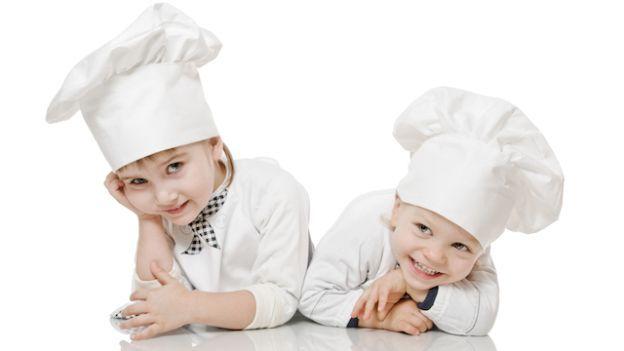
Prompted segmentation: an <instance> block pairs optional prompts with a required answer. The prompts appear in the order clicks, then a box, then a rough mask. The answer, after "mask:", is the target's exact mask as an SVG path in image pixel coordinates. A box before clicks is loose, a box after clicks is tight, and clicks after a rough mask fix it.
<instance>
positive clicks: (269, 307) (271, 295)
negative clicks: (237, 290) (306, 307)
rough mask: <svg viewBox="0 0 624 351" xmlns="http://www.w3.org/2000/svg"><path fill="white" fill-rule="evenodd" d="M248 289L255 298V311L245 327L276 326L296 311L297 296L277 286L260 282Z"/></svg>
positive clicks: (287, 319) (286, 320)
mask: <svg viewBox="0 0 624 351" xmlns="http://www.w3.org/2000/svg"><path fill="white" fill-rule="evenodd" d="M248 290H249V291H251V293H252V294H253V295H254V298H255V300H256V313H255V316H254V319H253V321H252V322H251V324H250V325H248V326H247V327H245V329H260V328H274V327H278V326H280V325H282V324H284V323H286V322H288V321H289V320H290V319H291V318H292V317H293V316H294V315H295V312H296V311H297V303H298V300H297V298H296V297H295V296H293V295H292V294H290V293H289V292H287V291H284V290H282V289H281V288H279V287H277V286H274V285H272V284H260V285H256V286H254V287H251V288H249V289H248Z"/></svg>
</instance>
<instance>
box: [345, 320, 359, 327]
mask: <svg viewBox="0 0 624 351" xmlns="http://www.w3.org/2000/svg"><path fill="white" fill-rule="evenodd" d="M359 322H360V320H359V319H358V318H357V317H355V318H351V319H350V320H349V323H348V324H347V328H357V327H358V323H359Z"/></svg>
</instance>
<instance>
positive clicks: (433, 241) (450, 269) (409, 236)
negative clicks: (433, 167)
mask: <svg viewBox="0 0 624 351" xmlns="http://www.w3.org/2000/svg"><path fill="white" fill-rule="evenodd" d="M390 224H391V226H392V227H393V228H394V232H393V233H392V234H391V239H390V245H391V247H392V253H393V254H394V257H395V259H396V260H397V262H398V263H399V265H400V266H401V270H402V272H403V276H404V278H405V281H406V283H407V284H408V285H410V286H411V287H412V288H414V289H418V290H427V289H430V288H433V287H435V286H439V285H444V284H449V283H454V282H457V281H459V280H462V279H464V278H465V277H466V276H468V274H470V272H471V271H472V268H473V266H474V264H475V262H476V261H477V259H478V258H479V256H480V255H481V253H482V252H483V249H482V248H481V245H480V244H479V242H478V241H477V240H476V239H475V238H474V237H473V236H472V235H470V234H469V233H468V232H466V231H465V230H463V229H462V228H461V227H459V226H457V225H456V224H454V223H453V222H451V221H449V220H447V219H446V218H444V217H442V216H440V215H438V214H437V213H435V212H432V211H429V210H427V209H424V208H422V207H418V206H414V205H410V204H408V203H405V202H402V201H401V200H400V199H398V198H397V200H396V202H395V205H394V208H393V210H392V219H391V223H390Z"/></svg>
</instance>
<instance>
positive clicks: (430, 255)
mask: <svg viewBox="0 0 624 351" xmlns="http://www.w3.org/2000/svg"><path fill="white" fill-rule="evenodd" d="M424 254H425V258H426V259H427V260H428V261H429V262H431V264H435V265H438V266H440V265H444V264H446V251H445V250H444V249H443V248H441V247H437V246H434V247H430V248H428V249H427V250H425V252H424Z"/></svg>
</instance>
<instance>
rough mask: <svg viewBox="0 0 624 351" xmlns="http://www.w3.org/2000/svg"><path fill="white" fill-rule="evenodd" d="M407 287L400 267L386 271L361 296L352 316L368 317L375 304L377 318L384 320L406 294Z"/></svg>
mask: <svg viewBox="0 0 624 351" xmlns="http://www.w3.org/2000/svg"><path fill="white" fill-rule="evenodd" d="M406 289H407V287H406V284H405V280H404V279H403V274H402V273H401V270H400V269H394V270H392V271H390V272H388V273H386V274H385V275H383V276H382V277H380V278H379V279H377V280H376V281H375V282H374V283H373V284H372V285H371V286H369V287H368V289H366V291H364V293H363V294H362V296H360V298H359V299H358V300H357V302H356V303H355V306H354V307H353V311H352V312H351V318H355V317H360V318H363V319H368V318H370V314H371V313H372V312H373V310H374V308H375V305H377V318H378V319H379V320H383V319H384V318H386V315H387V314H388V312H389V311H390V310H391V309H392V306H394V304H395V303H397V302H398V301H399V300H401V298H402V297H403V296H404V295H405V292H406Z"/></svg>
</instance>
